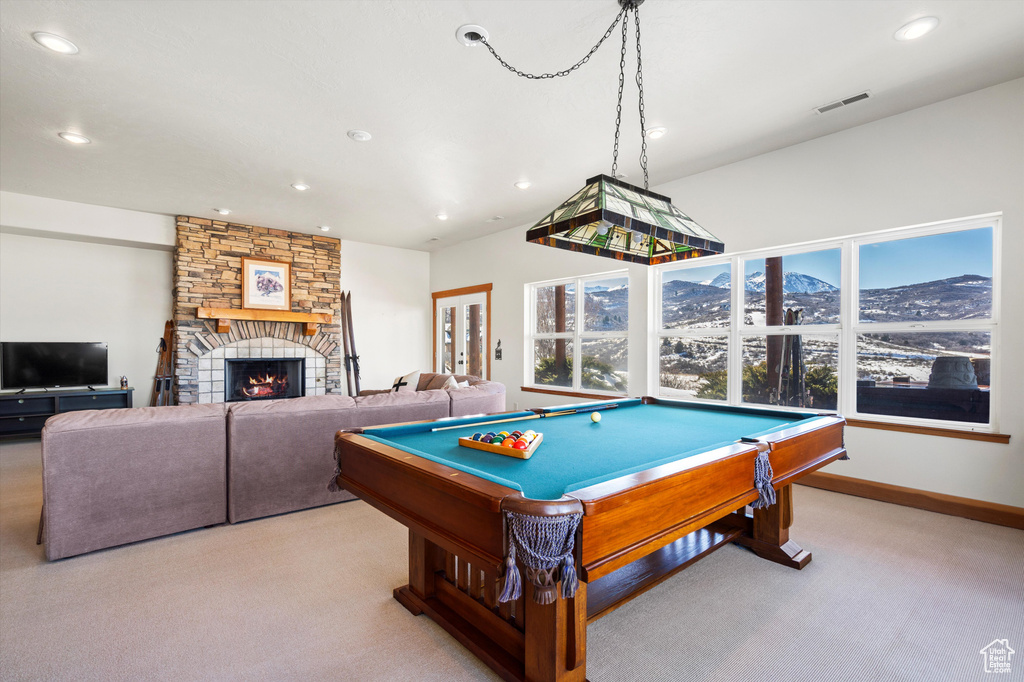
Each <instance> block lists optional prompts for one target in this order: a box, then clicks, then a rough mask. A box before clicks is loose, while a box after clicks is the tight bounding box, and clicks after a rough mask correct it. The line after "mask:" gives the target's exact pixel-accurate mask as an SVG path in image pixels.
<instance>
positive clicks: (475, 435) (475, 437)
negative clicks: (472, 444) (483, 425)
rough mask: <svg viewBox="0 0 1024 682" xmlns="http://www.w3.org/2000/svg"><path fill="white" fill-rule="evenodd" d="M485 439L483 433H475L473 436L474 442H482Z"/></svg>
mask: <svg viewBox="0 0 1024 682" xmlns="http://www.w3.org/2000/svg"><path fill="white" fill-rule="evenodd" d="M483 437H484V434H482V433H474V434H473V436H472V438H473V440H480V439H481V438H483Z"/></svg>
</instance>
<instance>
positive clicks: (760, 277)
mask: <svg viewBox="0 0 1024 682" xmlns="http://www.w3.org/2000/svg"><path fill="white" fill-rule="evenodd" d="M730 279H731V277H730V276H729V273H728V272H723V273H722V274H720V275H719V276H718V277H715V278H714V279H709V280H706V281H704V282H701V284H702V285H704V286H708V287H719V288H721V289H726V288H728V287H729V281H730ZM744 286H745V288H746V290H747V291H757V292H761V293H763V292H764V273H763V272H755V273H754V274H752V275H749V276H747V281H746V282H745V283H744ZM782 291H783V293H786V294H817V293H820V292H823V291H839V288H838V287H834V286H832V285H831V284H829V283H828V282H826V281H824V280H820V279H818V278H817V277H811V276H810V275H805V274H803V273H801V272H785V273H783V274H782Z"/></svg>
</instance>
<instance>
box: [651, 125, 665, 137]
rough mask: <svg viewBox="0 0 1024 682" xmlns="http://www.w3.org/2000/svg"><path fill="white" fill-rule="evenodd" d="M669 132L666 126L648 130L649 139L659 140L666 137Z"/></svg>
mask: <svg viewBox="0 0 1024 682" xmlns="http://www.w3.org/2000/svg"><path fill="white" fill-rule="evenodd" d="M667 132H668V128H665V127H664V126H658V127H657V128H648V129H647V137H648V138H650V139H652V140H657V139H659V138H662V137H665V133H667Z"/></svg>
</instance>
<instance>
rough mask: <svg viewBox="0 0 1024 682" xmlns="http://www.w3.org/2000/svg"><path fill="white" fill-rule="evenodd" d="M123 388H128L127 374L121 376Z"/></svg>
mask: <svg viewBox="0 0 1024 682" xmlns="http://www.w3.org/2000/svg"><path fill="white" fill-rule="evenodd" d="M121 388H128V377H127V376H126V375H122V376H121Z"/></svg>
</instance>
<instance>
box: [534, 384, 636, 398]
mask: <svg viewBox="0 0 1024 682" xmlns="http://www.w3.org/2000/svg"><path fill="white" fill-rule="evenodd" d="M519 390H520V391H523V392H524V393H544V394H545V395H564V396H567V397H569V398H586V399H587V400H615V399H617V398H628V397H629V396H628V395H626V394H624V393H583V392H581V391H570V390H568V389H556V388H537V387H536V386H520V387H519Z"/></svg>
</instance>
